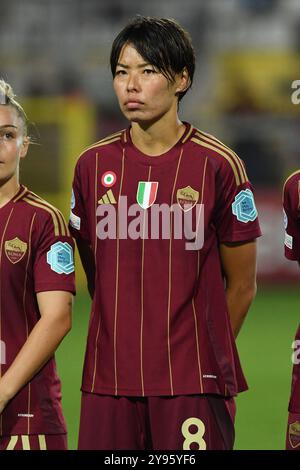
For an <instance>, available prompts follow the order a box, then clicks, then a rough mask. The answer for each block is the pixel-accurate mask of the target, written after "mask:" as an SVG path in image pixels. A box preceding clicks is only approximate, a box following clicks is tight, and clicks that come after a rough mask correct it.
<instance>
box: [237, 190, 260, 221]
mask: <svg viewBox="0 0 300 470" xmlns="http://www.w3.org/2000/svg"><path fill="white" fill-rule="evenodd" d="M231 207H232V213H233V215H235V216H236V218H237V220H238V221H239V222H243V223H245V224H246V223H247V222H253V221H254V220H255V219H256V217H257V210H256V207H255V202H254V196H253V193H252V191H251V190H250V189H248V188H247V189H243V190H242V191H240V192H239V193H238V194H237V195H236V196H235V199H234V201H233V203H232V206H231Z"/></svg>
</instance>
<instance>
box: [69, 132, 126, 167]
mask: <svg viewBox="0 0 300 470" xmlns="http://www.w3.org/2000/svg"><path fill="white" fill-rule="evenodd" d="M124 132H125V130H124V129H123V130H120V131H118V132H115V133H114V134H110V135H109V136H107V137H104V138H103V139H101V140H99V141H98V142H95V143H94V144H91V145H90V146H88V147H86V148H85V149H84V150H83V151H82V152H81V154H80V155H79V157H78V161H77V165H80V164H82V163H83V162H88V161H90V160H93V159H94V158H95V156H97V153H98V152H100V151H101V152H103V151H105V150H107V149H110V148H115V147H117V146H118V145H119V144H120V143H121V141H122V137H123V135H124Z"/></svg>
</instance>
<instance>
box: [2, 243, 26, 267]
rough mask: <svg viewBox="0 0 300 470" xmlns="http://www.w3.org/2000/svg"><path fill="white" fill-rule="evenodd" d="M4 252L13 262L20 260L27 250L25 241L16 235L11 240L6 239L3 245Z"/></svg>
mask: <svg viewBox="0 0 300 470" xmlns="http://www.w3.org/2000/svg"><path fill="white" fill-rule="evenodd" d="M4 249H5V254H6V256H7V258H8V259H9V261H10V262H11V263H13V264H16V263H18V262H19V261H21V259H22V258H23V256H24V255H25V253H26V251H27V243H25V242H22V240H20V239H19V238H18V237H16V238H14V239H13V240H7V241H6V242H5V245H4Z"/></svg>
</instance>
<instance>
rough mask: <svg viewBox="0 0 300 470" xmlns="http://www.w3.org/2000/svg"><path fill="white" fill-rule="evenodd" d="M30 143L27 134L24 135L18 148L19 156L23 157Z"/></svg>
mask: <svg viewBox="0 0 300 470" xmlns="http://www.w3.org/2000/svg"><path fill="white" fill-rule="evenodd" d="M29 144H30V138H29V137H28V136H26V137H24V139H23V142H22V145H21V149H20V158H25V157H26V154H27V152H28V147H29Z"/></svg>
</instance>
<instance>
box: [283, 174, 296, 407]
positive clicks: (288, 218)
mask: <svg viewBox="0 0 300 470" xmlns="http://www.w3.org/2000/svg"><path fill="white" fill-rule="evenodd" d="M283 210H284V228H285V240H284V250H285V256H286V257H287V258H288V259H291V260H297V261H300V170H298V171H296V172H294V173H292V174H291V175H290V176H289V177H288V179H287V180H286V182H285V184H284V188H283ZM295 341H300V325H299V328H298V331H297V334H296V338H295ZM297 349H299V346H297ZM295 356H296V360H299V359H300V357H299V354H298V355H297V354H296V355H295ZM289 411H290V412H292V413H300V364H297V363H295V364H294V367H293V378H292V392H291V398H290V404H289Z"/></svg>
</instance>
